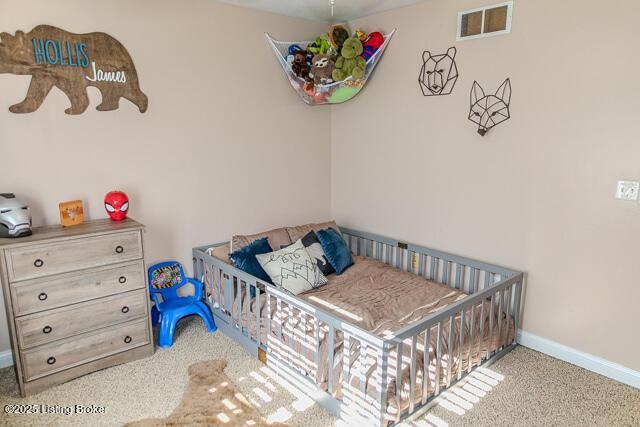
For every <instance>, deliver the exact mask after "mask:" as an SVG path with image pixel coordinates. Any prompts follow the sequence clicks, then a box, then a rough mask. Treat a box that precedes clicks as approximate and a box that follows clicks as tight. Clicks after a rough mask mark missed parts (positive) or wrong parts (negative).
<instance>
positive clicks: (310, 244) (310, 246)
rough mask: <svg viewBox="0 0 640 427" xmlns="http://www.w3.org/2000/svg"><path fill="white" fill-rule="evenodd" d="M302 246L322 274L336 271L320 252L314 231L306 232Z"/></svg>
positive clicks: (320, 246)
mask: <svg viewBox="0 0 640 427" xmlns="http://www.w3.org/2000/svg"><path fill="white" fill-rule="evenodd" d="M300 240H302V244H303V245H304V247H305V249H306V250H307V253H308V254H309V255H311V258H314V259H315V260H316V264H317V265H318V268H319V269H320V271H322V274H324V275H325V276H328V275H330V274H333V273H335V272H336V271H335V270H334V269H333V267H332V266H331V263H330V262H329V260H328V259H327V257H326V255H325V254H324V251H323V250H322V245H321V244H320V240H318V236H316V233H315V232H314V231H310V232H308V233H307V234H306V235H305V236H304V237H303V238H302V239H300ZM289 246H290V245H285V246H281V247H280V249H284V248H286V247H289Z"/></svg>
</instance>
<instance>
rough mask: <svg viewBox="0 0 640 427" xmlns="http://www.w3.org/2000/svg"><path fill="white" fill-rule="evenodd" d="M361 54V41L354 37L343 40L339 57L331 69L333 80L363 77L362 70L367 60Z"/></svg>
mask: <svg viewBox="0 0 640 427" xmlns="http://www.w3.org/2000/svg"><path fill="white" fill-rule="evenodd" d="M360 54H362V43H361V42H360V40H358V39H357V38H355V37H352V38H349V39H347V40H346V41H345V42H344V45H343V46H342V50H341V51H340V57H339V58H338V60H337V61H336V65H335V67H334V69H333V73H332V77H333V80H336V81H340V80H344V79H346V78H348V77H349V76H353V78H354V79H361V78H362V77H364V70H365V68H366V67H367V62H366V61H365V60H364V58H362V57H361V56H360Z"/></svg>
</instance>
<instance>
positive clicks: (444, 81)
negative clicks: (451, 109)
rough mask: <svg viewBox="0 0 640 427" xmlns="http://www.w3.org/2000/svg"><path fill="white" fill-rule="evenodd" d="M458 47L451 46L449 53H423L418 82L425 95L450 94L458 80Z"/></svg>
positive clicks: (426, 51)
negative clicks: (456, 58)
mask: <svg viewBox="0 0 640 427" xmlns="http://www.w3.org/2000/svg"><path fill="white" fill-rule="evenodd" d="M455 57H456V48H455V47H450V48H449V49H448V50H447V53H443V54H441V55H431V52H429V51H428V50H425V51H424V52H423V53H422V69H421V70H420V75H419V76H418V83H420V89H421V90H422V94H423V95H424V96H438V95H449V94H450V93H451V92H452V91H453V88H454V86H455V85H456V81H458V67H457V65H456V61H455Z"/></svg>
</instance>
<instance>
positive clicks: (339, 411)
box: [193, 227, 524, 426]
mask: <svg viewBox="0 0 640 427" xmlns="http://www.w3.org/2000/svg"><path fill="white" fill-rule="evenodd" d="M340 230H341V231H342V233H343V236H344V238H345V240H346V242H347V244H348V245H349V247H350V249H351V251H352V252H353V253H354V254H356V255H362V256H367V257H372V258H375V259H378V260H380V261H382V262H384V263H386V264H389V265H392V266H394V267H396V268H399V269H402V270H404V271H408V272H412V273H414V274H417V275H420V276H422V277H425V278H426V279H429V280H431V281H436V282H439V283H443V284H445V285H448V286H450V287H453V288H456V289H459V290H462V291H464V292H465V293H467V294H468V296H467V297H465V298H463V299H461V300H459V301H457V302H455V303H453V304H450V305H449V306H447V307H445V308H444V309H442V310H439V311H436V312H435V313H433V314H431V315H429V316H427V317H424V318H422V319H421V320H419V321H416V322H413V323H411V324H409V325H408V326H406V327H404V328H402V329H400V330H397V331H395V332H393V333H391V334H388V335H385V337H384V338H383V337H380V336H377V335H374V334H372V333H370V332H367V331H365V330H363V329H361V328H358V327H356V326H354V325H352V324H350V323H349V322H346V321H345V320H343V319H340V318H337V317H335V316H333V315H331V314H329V313H327V312H326V311H323V310H322V309H320V308H318V307H316V306H313V305H311V304H309V303H307V302H306V301H303V300H301V299H300V298H297V297H295V296H292V295H290V294H287V293H284V292H282V291H280V290H279V289H277V288H276V287H275V286H273V285H265V284H263V283H262V282H261V281H260V280H259V279H257V278H255V277H254V276H251V275H249V274H247V273H245V272H243V271H241V270H239V269H237V268H234V267H233V266H231V265H229V264H227V263H225V262H223V261H221V260H219V259H217V258H214V257H212V256H210V255H209V254H208V251H207V249H209V248H211V247H216V246H220V245H224V244H225V243H226V242H225V243H220V244H216V245H209V246H203V247H198V248H194V249H193V262H194V272H195V274H196V277H200V278H205V279H207V280H205V283H208V285H207V286H206V287H207V289H206V291H207V293H206V295H207V301H208V303H209V305H210V307H211V310H212V312H213V315H214V316H215V320H216V324H217V326H218V327H219V328H220V329H221V330H222V331H223V332H224V333H225V334H227V335H228V336H230V337H231V338H233V339H235V340H236V341H238V342H239V343H240V344H241V345H242V346H243V347H244V348H245V349H246V350H247V351H248V352H249V353H250V354H252V355H254V356H256V357H261V358H262V359H264V356H265V355H266V363H267V365H268V366H270V367H271V368H272V369H273V370H274V371H275V372H276V373H277V374H278V375H281V376H282V377H283V378H285V379H287V380H288V381H290V382H293V383H294V384H295V385H296V386H298V387H299V388H301V390H302V391H303V392H305V393H306V394H308V395H309V396H310V397H311V398H313V399H314V400H315V401H317V402H318V403H319V404H320V405H322V406H323V407H325V408H326V409H328V410H329V411H331V412H332V413H334V414H335V415H336V416H338V417H340V418H342V419H343V420H345V421H346V422H347V423H348V424H349V425H355V424H356V423H357V425H374V426H388V425H392V424H397V423H399V422H401V421H403V420H405V419H407V418H410V419H415V418H417V417H418V416H420V415H421V414H423V413H424V412H425V411H426V410H427V409H428V408H429V407H430V406H431V404H432V403H433V401H434V399H435V398H436V397H438V395H439V394H440V393H442V391H443V390H445V389H447V388H448V387H450V386H451V385H453V384H455V383H456V382H458V381H460V380H461V379H463V378H464V377H465V376H466V375H467V374H469V373H470V372H472V371H473V370H474V369H476V368H477V367H478V366H487V365H489V364H491V363H493V362H494V361H495V360H496V359H498V358H500V357H502V356H503V355H504V354H506V353H507V352H509V351H510V350H511V349H513V348H514V347H515V346H516V345H517V344H516V341H515V335H516V334H515V332H516V331H517V330H518V325H519V318H520V309H521V307H520V305H521V297H522V286H523V278H524V275H523V273H522V272H519V271H514V270H511V269H508V268H503V267H499V266H495V265H491V264H487V263H484V262H480V261H475V260H472V259H468V258H465V257H461V256H458V255H453V254H449V253H445V252H442V251H438V250H433V249H429V248H425V247H422V246H416V245H412V244H409V243H403V242H400V241H398V240H394V239H389V238H386V237H382V236H378V235H375V234H371V233H365V232H360V231H356V230H351V229H347V228H342V227H341V228H340ZM214 281H217V283H221V287H218V291H217V292H214V290H213V287H212V286H211V284H212V283H214ZM258 284H259V285H258ZM243 286H246V293H244V295H245V296H246V295H248V294H249V292H250V290H251V289H253V290H255V291H253V292H255V297H253V296H252V297H251V299H254V298H255V301H254V303H255V307H258V306H260V301H261V299H262V298H265V297H266V298H267V299H266V300H263V301H266V305H267V307H266V309H267V325H260V322H261V319H260V316H259V314H258V311H259V310H256V312H255V313H253V312H251V307H250V304H247V303H246V302H245V303H244V307H243V298H242V297H241V296H240V295H242V294H243V293H242V292H238V289H241V287H243ZM239 287H240V288H239ZM221 288H222V289H223V290H224V291H223V292H220V289H221ZM236 298H238V299H239V301H238V300H235V299H236ZM245 299H246V298H245ZM272 301H275V304H272ZM238 303H239V304H240V306H239V307H240V309H241V312H242V313H245V310H246V316H254V317H255V323H254V325H257V327H254V329H255V330H254V331H252V330H251V328H250V327H249V326H248V325H247V324H246V323H247V322H246V319H247V318H248V317H247V318H244V319H243V316H242V315H240V316H237V317H236V318H233V317H232V310H233V304H238ZM263 303H264V302H263ZM247 305H248V307H247ZM285 307H286V308H285ZM485 307H487V308H486V309H487V310H490V313H491V315H490V316H489V319H490V321H489V322H488V323H489V325H486V324H484V323H487V322H484V318H485V316H484V315H485V313H484V310H485ZM292 308H293V310H292ZM273 310H276V312H275V313H273V312H272V311H273ZM283 310H284V311H283ZM298 310H299V313H304V314H306V315H305V316H302V315H301V316H300V317H299V319H300V320H301V321H302V320H303V319H304V320H303V321H304V326H303V327H304V328H305V329H307V327H308V326H310V325H308V324H307V323H306V322H308V321H310V322H312V323H311V325H313V331H314V339H311V340H310V341H311V342H310V343H308V342H307V336H306V334H303V336H304V338H303V339H304V341H305V345H312V346H314V347H312V351H314V353H313V354H314V358H315V360H314V361H313V362H314V363H313V366H316V367H317V366H319V365H318V362H319V360H318V358H319V357H320V351H319V347H320V344H319V343H320V339H319V337H320V335H319V330H320V328H321V327H322V328H325V329H324V330H328V338H327V339H328V346H327V348H334V340H335V337H336V333H337V332H341V334H342V336H343V340H344V345H343V348H347V349H348V348H351V347H350V342H351V343H353V340H356V341H357V342H359V344H360V352H361V353H360V355H359V356H358V361H357V362H356V363H355V364H354V363H351V364H349V363H343V364H342V369H343V373H342V379H341V383H340V384H334V379H333V376H334V375H333V370H332V369H329V372H328V388H327V389H328V390H333V389H334V386H336V387H341V388H342V391H344V392H343V393H341V396H340V398H336V397H335V395H334V394H330V393H328V392H327V391H326V390H325V389H324V388H320V387H319V386H318V385H317V382H316V380H315V378H316V375H319V374H317V373H316V375H313V374H309V373H308V372H305V371H303V370H301V369H300V368H299V363H296V360H295V359H296V357H299V355H297V354H295V351H294V349H293V348H291V349H285V350H284V351H283V349H282V348H281V347H282V345H281V343H277V344H280V345H279V346H277V347H278V348H276V345H275V344H276V343H274V345H269V342H270V340H269V339H267V344H262V343H260V339H259V338H258V336H259V335H258V334H259V332H257V333H256V331H260V328H262V327H264V326H266V328H267V329H266V330H267V331H269V333H268V336H271V333H275V335H276V336H278V334H280V335H279V336H280V337H282V334H285V333H287V334H290V337H291V338H292V339H293V338H294V334H295V333H296V331H294V330H293V326H292V325H293V320H292V313H293V312H294V311H298ZM475 310H482V314H481V315H480V316H479V319H481V320H479V322H478V323H480V325H474V324H473V323H474V319H475V318H476V314H475V313H477V312H476V311H475ZM494 310H498V311H497V313H496V314H498V315H497V316H495V318H497V322H494V321H493V319H494V315H493V314H494ZM469 312H470V313H471V317H470V320H469V322H471V324H470V327H469V329H468V330H466V329H465V328H462V332H461V333H460V334H459V336H460V343H461V345H459V346H457V352H458V354H452V355H450V354H447V352H448V351H452V350H451V349H453V347H452V345H451V339H452V327H453V325H454V324H455V322H456V321H457V320H458V319H459V321H460V324H464V321H465V319H464V316H465V313H469ZM500 313H504V315H505V316H504V318H506V319H509V318H511V319H513V321H512V322H509V321H505V322H501V320H502V318H503V316H502V315H499V314H500ZM272 314H275V316H276V318H277V319H288V322H283V323H285V324H284V325H282V324H279V325H276V330H275V332H274V329H273V326H274V325H272V323H280V322H272V321H271V318H272V316H271V315H272ZM467 315H468V314H467ZM454 319H456V320H454ZM494 323H497V325H494ZM502 323H504V325H503V324H502ZM447 324H448V325H449V327H448V331H443V329H442V328H443V327H447V326H446V325H447ZM511 325H513V328H514V330H513V331H511V334H510V332H509V330H508V328H509V327H510V326H511ZM486 328H489V331H488V333H489V335H488V336H493V331H494V328H497V331H498V336H499V337H500V336H501V332H502V331H501V329H500V328H506V329H507V330H506V331H505V333H504V337H505V338H504V340H503V342H501V343H500V344H499V345H498V346H497V348H492V347H493V346H492V345H489V346H488V347H489V348H488V349H487V350H486V352H485V351H482V353H481V356H480V361H479V362H476V363H473V364H472V363H469V360H470V359H471V357H472V355H471V351H472V350H471V349H474V345H478V352H480V351H481V350H480V346H481V343H480V341H481V340H480V339H477V338H476V337H474V333H475V331H476V330H477V331H478V337H484V336H485V332H487V331H486ZM283 329H284V331H283ZM432 329H435V330H436V331H437V344H436V348H432V346H429V348H430V349H431V350H432V353H430V352H429V351H427V352H422V354H423V355H424V358H425V360H424V362H425V363H423V366H424V367H425V368H424V369H425V370H427V369H428V368H429V366H430V365H431V363H435V365H436V367H437V368H436V370H435V372H436V374H435V375H436V377H435V383H430V379H429V376H430V375H429V372H424V373H421V378H426V379H427V381H422V383H423V384H422V386H421V385H420V384H418V385H417V387H418V390H420V387H423V388H422V393H421V395H422V398H421V399H420V398H419V397H418V398H416V397H415V396H414V393H415V392H414V390H415V389H416V372H417V370H418V369H420V368H419V367H418V363H417V359H416V358H417V355H418V354H419V350H418V348H419V347H420V346H422V347H421V348H425V346H424V344H425V343H430V342H431V340H432V337H431V336H430V335H431V330H432ZM441 331H443V332H444V333H445V334H444V335H445V336H447V335H448V343H443V344H446V349H445V348H443V347H445V346H444V345H441V340H442V339H441V336H442V335H443V334H442V333H440V332H441ZM503 331H504V329H503ZM465 333H466V339H469V341H468V342H469V345H468V347H469V351H468V354H467V355H465V354H464V353H466V352H467V351H466V350H465V351H464V353H463V349H464V346H463V345H462V343H463V340H464V339H465ZM512 337H513V338H512ZM474 338H476V339H475V340H474ZM476 341H478V342H477V343H476ZM464 342H467V341H464ZM403 348H410V349H411V352H410V354H406V355H404V356H403V354H402V353H403ZM391 349H393V350H394V351H395V354H396V355H399V357H396V358H395V361H394V360H390V358H389V353H390V350H391ZM372 352H375V354H376V358H375V360H376V364H375V366H376V369H375V380H376V386H375V391H376V396H375V399H373V400H374V401H372V399H371V397H370V396H367V393H366V392H365V387H366V381H360V382H359V384H360V386H359V387H358V388H359V390H353V388H354V387H353V386H352V385H351V384H350V375H361V377H360V378H364V375H365V372H367V363H371V360H370V358H367V355H371V354H372ZM343 353H344V354H343V355H338V356H339V357H344V361H347V360H348V359H347V357H349V352H348V351H345V352H343ZM430 354H433V356H431V355H430ZM465 356H466V357H467V359H466V360H467V363H466V364H467V368H466V369H464V370H463V369H462V365H463V363H457V369H456V371H457V372H451V368H450V367H449V368H448V369H445V370H446V385H442V386H441V382H445V379H444V378H440V372H441V369H443V368H442V367H444V366H445V365H443V361H444V363H446V364H447V365H449V364H448V363H447V362H446V361H448V360H451V358H454V357H457V358H458V359H457V360H458V361H460V362H462V361H463V360H465ZM333 357H334V354H333V352H328V358H329V361H328V366H333V362H334V361H333ZM263 361H264V360H263ZM405 362H406V363H408V364H409V365H408V370H409V375H408V377H409V378H408V379H402V378H401V373H402V372H406V371H407V368H403V369H400V366H401V364H403V363H405ZM390 363H397V364H398V366H397V367H396V369H395V375H393V376H395V378H393V376H392V375H391V374H390V373H389V372H391V369H388V368H389V367H391V368H393V365H389V364H390ZM472 365H475V366H472ZM371 366H373V365H371ZM401 371H402V372H401ZM425 374H427V375H426V376H425ZM390 376H391V378H389V377H390ZM392 380H395V384H396V394H395V396H402V393H401V391H402V390H403V389H402V387H403V386H404V385H408V386H409V392H408V393H409V396H407V398H408V402H404V403H405V404H404V406H405V407H404V408H403V409H402V410H401V411H396V414H392V415H390V414H389V413H388V411H387V402H388V393H389V391H388V385H389V384H392V383H391V381H392ZM403 381H405V383H406V384H403ZM407 381H408V382H409V383H407ZM424 387H426V390H427V392H426V393H425V392H424V390H425V388H424ZM347 390H348V391H349V392H346V391H347ZM405 394H406V393H405ZM400 399H402V397H401V398H400Z"/></svg>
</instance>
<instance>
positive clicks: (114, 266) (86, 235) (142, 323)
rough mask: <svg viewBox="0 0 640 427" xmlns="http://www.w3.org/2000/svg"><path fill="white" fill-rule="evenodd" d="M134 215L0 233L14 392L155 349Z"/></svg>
mask: <svg viewBox="0 0 640 427" xmlns="http://www.w3.org/2000/svg"><path fill="white" fill-rule="evenodd" d="M143 231H144V226H143V225H142V224H140V223H138V222H136V221H134V220H132V219H126V220H124V221H119V222H114V221H111V220H108V219H105V220H95V221H88V222H85V223H84V224H82V225H77V226H74V227H69V228H64V227H62V226H45V227H36V228H34V229H33V235H31V236H29V237H25V238H21V239H0V281H1V282H2V291H3V294H4V301H5V309H6V312H7V322H8V326H9V334H10V337H11V348H12V351H13V360H14V366H15V370H16V376H17V380H18V385H19V388H20V394H21V395H22V396H25V395H28V394H33V393H36V392H38V391H40V390H43V389H45V388H47V387H50V386H52V385H55V384H59V383H62V382H65V381H68V380H70V379H73V378H76V377H79V376H81V375H85V374H88V373H90V372H93V371H96V370H99V369H103V368H106V367H109V366H113V365H117V364H121V363H125V362H130V361H133V360H136V359H140V358H143V357H147V356H150V355H152V354H153V351H154V348H153V335H152V330H151V320H150V316H149V290H148V288H147V282H146V274H145V265H144V250H143V242H142V233H143Z"/></svg>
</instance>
